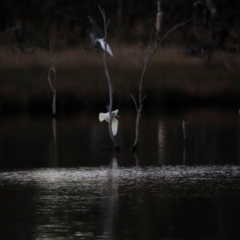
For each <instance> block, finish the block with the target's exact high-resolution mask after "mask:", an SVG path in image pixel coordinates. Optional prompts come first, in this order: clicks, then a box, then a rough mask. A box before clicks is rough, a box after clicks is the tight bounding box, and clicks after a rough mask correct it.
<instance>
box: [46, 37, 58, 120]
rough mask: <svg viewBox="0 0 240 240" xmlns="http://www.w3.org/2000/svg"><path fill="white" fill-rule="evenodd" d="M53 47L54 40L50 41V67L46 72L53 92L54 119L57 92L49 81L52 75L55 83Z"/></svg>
mask: <svg viewBox="0 0 240 240" xmlns="http://www.w3.org/2000/svg"><path fill="white" fill-rule="evenodd" d="M53 45H54V40H53V41H51V40H50V54H51V62H52V66H51V68H50V69H49V72H48V82H49V85H50V87H51V89H52V91H53V102H52V111H53V117H56V113H57V108H56V94H57V90H56V88H54V87H53V84H52V81H51V73H53V75H54V78H53V80H54V81H56V70H55V66H56V63H57V57H56V55H55V54H54V53H53Z"/></svg>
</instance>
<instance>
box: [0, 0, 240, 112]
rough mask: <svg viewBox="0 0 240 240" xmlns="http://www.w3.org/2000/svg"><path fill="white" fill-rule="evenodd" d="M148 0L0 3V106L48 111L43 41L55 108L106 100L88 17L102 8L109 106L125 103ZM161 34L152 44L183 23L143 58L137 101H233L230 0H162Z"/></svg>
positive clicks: (133, 86) (235, 6) (137, 63)
mask: <svg viewBox="0 0 240 240" xmlns="http://www.w3.org/2000/svg"><path fill="white" fill-rule="evenodd" d="M157 2H158V1H156V0H148V1H147V0H145V1H144V0H141V1H136V0H132V1H128V0H114V1H113V0H98V1H97V0H91V1H89V0H88V1H87V0H81V1H74V0H31V1H29V0H22V1H17V0H5V1H0V3H1V4H0V6H1V8H0V16H1V17H0V63H1V64H0V109H1V110H2V111H13V110H14V111H15V110H17V109H19V110H23V109H25V110H32V111H35V110H36V111H38V110H39V109H42V110H43V111H49V112H51V101H52V92H51V89H50V87H49V84H48V81H47V74H48V71H49V69H50V67H51V56H50V54H49V42H50V40H54V41H55V42H54V51H55V53H56V54H57V66H56V71H57V81H56V87H57V107H58V108H59V109H61V110H62V111H67V109H68V110H69V109H81V108H86V109H88V108H91V109H95V108H100V106H101V107H102V108H103V109H104V107H105V106H106V104H107V102H108V89H107V82H106V79H105V75H104V69H103V63H102V52H101V50H99V49H93V48H92V46H91V41H90V38H89V33H90V32H91V29H92V26H91V24H90V22H89V20H88V17H87V16H88V15H90V16H91V17H92V18H94V19H95V21H96V23H97V24H98V25H99V26H100V27H101V26H102V16H101V14H100V11H99V9H98V5H99V6H101V8H103V9H104V10H105V12H106V15H107V18H109V19H110V24H109V28H108V42H109V44H110V45H111V48H112V50H113V53H114V57H113V58H110V59H109V70H110V74H111V76H112V81H113V87H114V103H115V105H116V106H114V107H119V106H122V105H125V106H129V104H130V105H131V106H132V104H133V103H132V100H131V98H130V94H129V93H130V92H133V93H136V92H137V88H138V82H139V78H140V74H141V70H142V56H141V51H140V47H139V38H140V39H141V43H142V44H143V45H144V44H145V45H144V46H146V44H147V42H148V40H149V36H150V32H151V30H152V29H153V27H154V25H155V22H156V14H157ZM159 2H160V3H161V12H162V19H161V32H160V33H159V34H157V35H156V36H154V39H153V43H152V46H153V47H154V44H156V42H157V40H158V39H159V38H160V37H161V36H163V35H164V34H165V33H166V32H167V31H169V29H171V28H172V27H173V26H174V25H175V24H177V23H179V22H181V21H182V20H183V21H185V20H188V19H189V18H192V19H191V20H190V21H189V22H187V23H186V24H184V25H183V26H182V27H180V28H178V29H177V30H175V31H173V32H172V33H171V34H169V35H168V37H167V38H166V39H165V40H164V41H163V43H162V45H161V48H160V49H159V50H158V52H157V54H156V55H155V56H154V58H153V59H152V60H151V62H150V63H149V65H148V66H149V67H148V70H147V73H146V79H145V80H144V89H143V90H144V93H146V95H147V98H146V100H145V105H147V106H149V107H150V106H153V107H155V106H160V105H161V107H163V108H168V107H171V108H172V107H175V108H179V107H183V106H194V107H195V106H196V105H211V104H212V105H216V104H217V105H221V106H222V105H224V106H228V107H229V106H238V104H240V98H239V96H240V95H239V93H240V84H239V72H238V69H239V64H240V62H239V54H238V50H239V49H238V48H239V33H240V32H239V30H240V28H239V22H240V14H239V13H240V3H239V1H233V0H230V1H229V0H218V1H211V0H205V1H196V0H178V1H175V0H161V1H159Z"/></svg>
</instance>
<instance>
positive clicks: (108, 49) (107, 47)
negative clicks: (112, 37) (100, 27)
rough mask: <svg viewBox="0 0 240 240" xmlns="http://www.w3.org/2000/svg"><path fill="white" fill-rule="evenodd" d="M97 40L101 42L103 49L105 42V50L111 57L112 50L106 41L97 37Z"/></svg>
mask: <svg viewBox="0 0 240 240" xmlns="http://www.w3.org/2000/svg"><path fill="white" fill-rule="evenodd" d="M97 41H98V42H99V43H100V44H101V47H102V49H103V50H105V44H106V50H105V51H106V52H107V53H109V54H110V55H111V56H112V57H113V53H112V50H111V48H110V47H109V45H108V44H107V43H105V41H104V40H103V39H97Z"/></svg>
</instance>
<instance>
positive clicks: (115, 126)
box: [99, 109, 119, 136]
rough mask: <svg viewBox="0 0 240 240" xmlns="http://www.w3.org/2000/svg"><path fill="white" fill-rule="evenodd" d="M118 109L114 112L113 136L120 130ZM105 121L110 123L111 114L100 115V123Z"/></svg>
mask: <svg viewBox="0 0 240 240" xmlns="http://www.w3.org/2000/svg"><path fill="white" fill-rule="evenodd" d="M117 117H119V116H118V109H117V110H115V111H112V133H113V135H114V136H115V135H117V130H118V120H117ZM103 120H105V121H107V122H109V120H110V115H109V112H107V113H99V121H100V122H102V121H103Z"/></svg>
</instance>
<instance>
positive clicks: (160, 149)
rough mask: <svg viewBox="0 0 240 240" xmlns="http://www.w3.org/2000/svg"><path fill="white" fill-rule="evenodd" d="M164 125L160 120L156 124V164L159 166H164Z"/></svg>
mask: <svg viewBox="0 0 240 240" xmlns="http://www.w3.org/2000/svg"><path fill="white" fill-rule="evenodd" d="M165 135H166V133H165V125H164V123H163V121H162V120H159V122H158V162H159V165H162V164H164V159H165V157H164V150H165Z"/></svg>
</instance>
